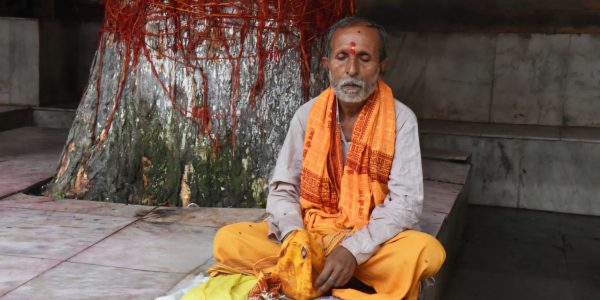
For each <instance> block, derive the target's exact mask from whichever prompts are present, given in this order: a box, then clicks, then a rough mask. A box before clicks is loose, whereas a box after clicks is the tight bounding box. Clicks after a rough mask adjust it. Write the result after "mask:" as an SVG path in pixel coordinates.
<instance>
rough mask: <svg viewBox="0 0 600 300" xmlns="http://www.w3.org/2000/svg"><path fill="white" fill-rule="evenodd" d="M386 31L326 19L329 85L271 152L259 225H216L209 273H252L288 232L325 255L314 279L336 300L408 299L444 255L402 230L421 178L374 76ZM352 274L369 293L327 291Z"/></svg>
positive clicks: (409, 133) (399, 114) (388, 96)
mask: <svg viewBox="0 0 600 300" xmlns="http://www.w3.org/2000/svg"><path fill="white" fill-rule="evenodd" d="M386 39H387V37H386V33H385V30H384V29H383V28H382V27H381V26H380V25H378V24H375V23H373V22H371V21H369V20H365V19H361V18H357V17H349V18H345V19H343V20H341V21H339V22H337V23H336V24H335V25H333V26H332V27H331V29H330V31H329V33H328V35H327V41H326V42H327V44H326V45H327V46H326V47H327V48H326V51H325V57H323V58H322V63H323V66H324V67H325V68H326V69H327V70H328V72H329V81H330V87H329V88H328V89H327V90H325V91H324V92H323V93H322V94H321V95H319V96H318V97H316V98H315V99H312V100H311V101H309V102H307V103H306V104H304V105H303V106H302V107H300V108H299V109H298V111H297V112H296V114H295V115H294V118H293V119H292V121H291V124H290V128H289V131H288V134H287V137H286V139H285V142H284V144H283V147H282V149H281V151H280V153H279V157H278V159H277V165H276V167H275V171H274V174H273V178H272V180H271V182H270V186H269V189H270V193H269V196H268V199H267V213H268V222H263V223H239V224H233V225H229V226H225V227H223V228H222V229H221V230H219V232H218V233H217V235H216V237H215V242H214V245H215V246H214V251H215V252H214V255H215V258H216V260H217V264H216V265H215V266H213V268H212V269H211V270H210V272H211V274H213V275H214V274H224V273H225V274H226V273H242V274H254V271H255V270H254V269H255V267H256V264H258V263H263V262H264V261H265V259H266V258H268V257H271V256H274V255H277V253H278V251H279V248H280V244H279V243H280V242H282V241H283V240H284V239H285V238H286V237H287V236H288V234H289V233H291V232H292V231H294V230H296V229H306V230H308V231H309V232H311V234H314V235H315V236H316V237H317V239H318V242H319V244H320V245H321V246H322V247H323V249H324V251H325V254H326V255H327V256H326V259H325V265H324V268H323V271H322V272H321V273H320V275H319V276H318V277H317V278H316V280H315V282H314V284H315V287H316V288H318V289H319V290H320V291H321V292H328V291H330V290H331V289H332V288H333V290H332V294H333V295H334V296H336V297H339V298H342V299H417V296H418V293H419V286H420V282H421V280H423V279H425V278H428V277H431V276H433V275H435V274H436V273H437V271H438V270H439V269H440V268H441V266H442V264H443V262H444V260H445V252H444V249H443V247H442V246H441V244H440V243H439V242H438V241H437V240H436V239H435V238H434V237H432V236H430V235H427V234H425V233H421V232H417V231H414V230H411V229H413V228H415V226H416V225H417V223H418V220H419V216H420V214H421V209H422V202H423V178H422V171H421V153H420V149H419V138H418V131H417V121H416V117H415V115H414V114H413V113H412V111H411V110H410V109H409V108H408V107H406V106H405V105H404V104H402V103H400V102H399V101H397V100H395V99H394V96H393V95H392V91H391V89H390V88H389V87H388V86H387V85H386V84H385V83H384V82H383V81H382V79H381V74H382V73H383V71H384V70H385V67H386V64H387V61H386ZM352 277H355V278H357V279H358V280H360V281H362V282H363V283H365V284H366V285H368V286H371V287H373V289H374V290H375V292H376V294H366V293H363V292H361V291H358V290H354V289H335V288H340V287H343V286H344V285H346V283H348V281H349V280H350V279H351V278H352Z"/></svg>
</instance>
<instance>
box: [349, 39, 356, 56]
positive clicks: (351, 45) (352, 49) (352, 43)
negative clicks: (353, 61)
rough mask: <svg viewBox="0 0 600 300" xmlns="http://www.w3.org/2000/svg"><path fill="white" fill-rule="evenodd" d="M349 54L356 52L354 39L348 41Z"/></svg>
mask: <svg viewBox="0 0 600 300" xmlns="http://www.w3.org/2000/svg"><path fill="white" fill-rule="evenodd" d="M350 54H356V43H355V42H354V41H352V42H350Z"/></svg>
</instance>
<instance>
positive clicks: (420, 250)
mask: <svg viewBox="0 0 600 300" xmlns="http://www.w3.org/2000/svg"><path fill="white" fill-rule="evenodd" d="M268 231H269V228H268V223H267V222H262V223H237V224H232V225H228V226H225V227H223V228H221V229H220V230H219V231H218V232H217V235H216V237H215V239H214V255H215V259H216V260H217V264H216V265H215V266H213V267H212V268H211V269H210V270H209V272H211V275H213V276H214V275H216V274H236V273H241V274H248V275H251V274H256V271H264V272H269V271H270V269H272V268H273V267H274V266H275V264H276V263H277V261H276V259H272V258H273V257H276V255H277V254H278V253H279V249H280V244H278V243H275V242H273V241H271V240H269V239H268V238H267V235H268ZM323 241H327V239H322V240H321V241H320V242H321V243H322V242H323ZM331 241H332V242H333V241H334V239H331ZM322 246H323V247H324V248H325V249H326V248H331V247H332V246H335V245H322ZM329 250H331V249H329ZM326 252H328V251H326ZM445 257H446V253H445V251H444V249H443V247H442V245H441V244H440V243H439V242H438V241H437V240H436V239H435V238H434V237H432V236H430V235H428V234H426V233H422V232H418V231H414V230H407V231H404V232H402V233H400V234H398V235H396V236H395V237H394V238H392V239H390V240H389V241H387V242H386V243H384V244H382V245H381V247H380V248H379V250H378V251H377V252H376V253H375V254H374V255H373V256H372V257H371V258H370V259H369V260H367V261H366V262H365V263H363V264H361V265H359V266H357V268H356V271H355V273H354V277H355V278H356V279H358V280H360V281H362V282H363V283H365V284H366V285H368V286H371V287H373V289H374V290H375V292H376V293H377V294H376V295H375V294H366V293H364V292H361V291H358V290H353V289H334V290H333V291H332V294H333V296H336V297H338V298H342V299H352V300H355V299H356V300H359V299H410V300H413V299H417V297H418V293H419V287H420V283H421V281H422V280H424V279H426V278H429V277H431V276H433V275H435V274H436V273H437V272H438V270H439V269H440V268H441V266H442V264H443V262H444V260H445Z"/></svg>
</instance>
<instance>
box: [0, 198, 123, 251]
mask: <svg viewBox="0 0 600 300" xmlns="http://www.w3.org/2000/svg"><path fill="white" fill-rule="evenodd" d="M133 220H134V219H131V218H121V217H112V216H94V215H86V214H76V213H63V212H56V211H43V210H32V209H20V208H5V207H2V208H0V236H1V237H2V238H0V254H4V255H15V256H27V257H37V258H48V259H57V260H64V259H67V258H69V257H71V256H73V255H75V254H77V253H79V252H80V251H82V250H84V249H86V248H88V247H90V246H92V245H93V244H95V243H97V242H98V241H100V240H102V239H104V238H105V237H107V236H109V235H110V234H112V233H114V232H115V231H117V230H119V229H121V228H123V227H125V226H127V225H128V224H130V223H131V222H132V221H133Z"/></svg>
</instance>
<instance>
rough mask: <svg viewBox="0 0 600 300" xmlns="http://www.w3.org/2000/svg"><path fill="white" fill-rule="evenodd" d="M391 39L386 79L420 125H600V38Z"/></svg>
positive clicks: (397, 35)
mask: <svg viewBox="0 0 600 300" xmlns="http://www.w3.org/2000/svg"><path fill="white" fill-rule="evenodd" d="M390 35H391V39H390V40H391V41H390V45H389V47H390V49H389V52H390V68H389V71H388V72H387V74H386V75H385V80H386V82H388V84H390V86H391V87H392V88H393V90H394V93H395V95H396V97H397V98H399V99H400V100H402V101H403V102H405V103H406V104H408V105H409V106H410V107H411V108H412V109H413V110H414V111H415V113H417V115H418V116H419V117H420V118H425V119H441V120H456V121H468V122H492V123H509V124H536V125H562V126H589V127H598V126H600V118H598V116H600V34H515V33H500V34H497V33H415V32H399V31H392V32H391V33H390Z"/></svg>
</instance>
